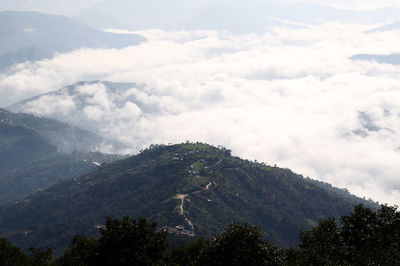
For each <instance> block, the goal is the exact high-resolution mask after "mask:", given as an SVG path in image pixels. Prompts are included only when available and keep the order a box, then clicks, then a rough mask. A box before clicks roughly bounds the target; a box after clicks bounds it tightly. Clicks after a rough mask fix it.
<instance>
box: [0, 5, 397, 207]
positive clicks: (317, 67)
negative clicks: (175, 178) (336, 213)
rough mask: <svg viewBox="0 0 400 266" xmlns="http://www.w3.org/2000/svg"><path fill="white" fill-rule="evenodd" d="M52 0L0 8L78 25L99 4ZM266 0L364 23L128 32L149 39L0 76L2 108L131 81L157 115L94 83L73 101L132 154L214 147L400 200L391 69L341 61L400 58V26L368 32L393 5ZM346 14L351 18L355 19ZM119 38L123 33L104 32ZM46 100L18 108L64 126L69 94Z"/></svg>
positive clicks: (390, 18) (281, 22)
mask: <svg viewBox="0 0 400 266" xmlns="http://www.w3.org/2000/svg"><path fill="white" fill-rule="evenodd" d="M174 1H175V2H179V0H174ZM52 2H53V1H51V0H32V1H28V0H27V1H22V0H21V1H7V0H6V1H2V2H1V3H0V10H9V9H15V10H36V11H41V12H45V13H56V14H63V15H68V16H74V18H78V17H79V16H78V15H79V14H83V13H82V12H83V11H85V10H87V9H88V8H90V7H91V6H93V5H96V4H100V3H101V2H103V1H100V0H92V1H85V2H84V3H83V2H82V1H60V4H59V5H54V4H51V3H52ZM109 2H121V1H117V0H115V1H109ZM186 2H187V3H192V2H188V1H186ZM208 2H209V1H197V4H205V3H208ZM214 2H215V1H214ZM228 2H229V1H225V2H223V3H228ZM267 2H268V1H267ZM270 2H274V1H270ZM275 2H276V3H282V4H287V3H294V4H298V3H309V4H312V5H308V7H310V8H311V7H315V6H314V4H317V7H318V10H324V9H319V8H320V5H325V6H330V7H335V8H341V9H346V10H351V11H354V12H366V14H367V15H366V16H365V17H364V15H363V14H364V13H363V14H361V15H360V13H354V14H355V15H357V16H360V17H357V19H355V20H354V21H351V20H350V21H349V20H344V19H343V20H341V19H337V20H333V19H330V20H326V21H324V20H322V21H321V17H324V14H319V17H318V19H315V23H311V22H310V21H308V20H307V21H306V20H301V16H299V17H298V19H297V20H296V19H294V20H290V19H288V17H289V16H290V15H288V14H282V16H281V17H279V14H278V15H277V17H273V18H271V17H268V18H266V21H267V20H268V23H269V24H268V25H267V26H266V27H265V31H261V32H260V31H258V32H256V33H253V32H251V31H249V32H245V31H243V30H241V31H240V32H229V31H224V30H220V29H210V28H207V30H202V29H190V30H183V29H180V30H177V29H168V28H167V29H165V28H164V29H157V28H155V29H154V28H153V29H140V30H132V29H130V30H131V31H124V32H125V33H129V32H134V33H138V34H141V35H142V36H144V37H146V38H147V40H148V41H147V42H146V43H143V44H141V45H139V46H132V47H127V48H124V49H87V48H85V49H79V50H76V51H72V52H69V53H62V54H58V55H56V56H55V57H54V58H52V59H47V60H42V61H37V62H27V63H24V64H19V65H15V66H14V67H13V68H12V69H10V70H8V71H7V72H4V73H0V106H2V107H7V106H9V105H11V104H13V103H15V102H18V101H20V100H24V99H25V98H27V97H32V96H35V95H39V94H42V93H46V92H48V91H53V90H58V89H60V88H61V87H63V86H67V85H71V84H73V83H76V82H80V81H87V80H107V81H111V82H133V83H136V84H141V85H142V87H141V88H132V91H131V92H130V93H133V94H134V95H135V96H137V97H139V98H140V99H141V101H143V102H145V103H147V104H149V105H151V106H155V107H156V108H155V109H154V110H150V111H149V110H142V109H140V107H138V106H137V105H136V103H134V102H129V103H126V105H125V106H123V107H122V108H119V107H117V106H116V105H115V97H117V96H116V95H113V94H112V93H111V92H109V91H107V88H105V87H102V86H101V85H100V86H99V85H97V87H96V86H92V87H90V86H88V87H86V88H82V89H81V92H82V95H85V96H87V97H89V96H90V97H92V98H91V99H92V104H91V106H89V107H88V109H86V112H84V113H83V114H82V116H85V119H87V121H90V122H98V123H99V132H100V133H101V134H103V135H105V136H108V137H109V136H113V137H116V138H117V139H118V140H120V141H123V142H125V143H127V144H129V145H131V146H132V150H131V151H130V152H131V153H136V152H138V151H139V150H140V149H141V148H144V147H146V146H148V145H150V144H152V143H170V142H183V141H185V140H192V141H204V142H208V143H211V144H216V145H218V144H222V145H224V146H226V147H227V148H230V149H232V150H233V153H234V154H235V155H238V156H242V157H245V158H249V159H257V160H258V161H264V162H267V163H270V164H275V163H276V164H277V165H278V166H281V167H288V168H290V169H292V170H293V171H294V172H297V173H300V174H303V175H305V176H310V177H311V178H315V179H319V180H323V181H326V182H329V183H331V184H333V185H335V186H338V187H342V188H347V189H349V190H350V192H352V193H355V194H356V195H359V196H365V197H366V198H369V197H370V198H372V199H374V200H379V201H380V202H388V203H390V204H400V201H399V199H400V168H399V167H398V162H399V159H400V152H399V150H400V138H399V134H400V116H399V114H400V85H399V84H400V82H399V81H400V80H399V79H400V78H399V77H400V75H399V74H400V66H399V65H396V64H384V63H378V62H375V61H354V60H351V59H350V57H352V56H354V55H356V54H378V55H379V54H382V55H390V54H396V53H400V49H399V48H398V43H399V36H400V35H399V30H392V31H382V32H379V31H378V32H375V33H367V31H368V30H371V29H374V28H378V27H380V26H383V25H385V24H387V23H391V22H396V21H397V20H395V19H394V18H396V14H393V10H392V9H394V8H400V3H398V1H379V2H377V1H352V2H351V3H350V2H348V1H341V0H336V1H316V0H315V1H297V0H287V1H275ZM61 3H62V4H61ZM193 3H195V1H193ZM191 7H194V6H191V4H188V7H186V8H189V9H190V8H191ZM379 9H384V10H381V11H379ZM116 10H117V9H116ZM149 10H150V9H149ZM175 11H176V10H175ZM328 11H329V12H333V11H332V9H329V10H328ZM328 11H327V12H328ZM378 11H379V12H378ZM85 12H86V11H85ZM176 12H178V11H176ZM335 12H336V11H335ZM368 12H374V13H373V15H374V16H375V19H374V20H368V19H369V18H370V17H371V16H370V14H372V13H368ZM333 13H334V12H333ZM333 13H329V16H331V15H332V14H333ZM218 14H219V13H218ZM221 14H223V13H221ZM249 14H251V12H249ZM335 14H336V13H335ZM345 14H347V15H348V18H351V16H352V14H353V13H345ZM385 14H387V19H386V16H385ZM140 15H141V16H143V17H145V16H146V15H147V14H140ZM150 15H151V14H150ZM186 15H187V14H186ZM293 16H295V15H293ZM327 16H328V13H327ZM332 16H333V15H332ZM80 18H81V17H80ZM249 19H250V18H249ZM309 19H310V20H312V18H309ZM398 19H399V21H400V17H399V18H398ZM239 22H240V21H239ZM275 22H276V23H275ZM110 23H111V22H110ZM160 23H161V22H160ZM116 25H118V24H116ZM143 25H145V24H143ZM191 25H193V24H191ZM196 25H197V24H196ZM207 25H212V23H209V24H207ZM236 25H238V24H234V26H236ZM121 30H126V29H119V30H116V29H110V31H113V32H122V31H121ZM75 97H76V96H75ZM51 102H52V103H53V104H52V105H48V104H47V105H46V102H37V103H36V104H34V103H33V104H32V105H31V106H29V109H27V111H29V112H31V113H35V114H38V115H47V116H56V115H59V116H60V115H64V116H65V119H68V114H69V113H68V112H72V111H74V110H75V109H74V108H76V106H75V102H74V97H69V96H68V95H65V97H62V98H54V99H51ZM44 107H45V108H44ZM60 107H63V108H60ZM156 110H157V111H156ZM60 111H62V112H64V113H63V114H60V113H59V112H60ZM70 122H73V121H70ZM80 126H84V125H83V124H82V125H80Z"/></svg>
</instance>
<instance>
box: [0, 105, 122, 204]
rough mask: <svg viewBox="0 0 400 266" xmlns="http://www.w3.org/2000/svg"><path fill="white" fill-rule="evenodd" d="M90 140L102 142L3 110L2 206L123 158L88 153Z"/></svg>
mask: <svg viewBox="0 0 400 266" xmlns="http://www.w3.org/2000/svg"><path fill="white" fill-rule="evenodd" d="M80 138H82V140H80ZM90 138H93V140H92V141H96V139H97V140H102V139H101V138H100V137H98V136H96V135H94V134H91V133H90V132H87V131H83V130H80V129H78V128H74V127H71V126H69V125H67V124H64V123H61V122H58V121H56V120H52V119H45V118H38V117H34V116H30V115H26V114H14V113H10V112H8V111H5V110H3V109H0V205H4V204H6V203H10V202H13V201H16V200H21V199H23V198H24V197H26V196H28V195H29V194H31V193H33V192H35V191H37V190H41V189H46V188H48V187H49V186H50V185H52V184H54V183H56V182H58V181H59V180H62V179H65V178H73V177H76V176H79V175H82V174H86V173H89V172H90V171H92V170H95V169H96V168H97V167H99V165H101V163H110V162H112V161H115V160H117V159H121V158H123V157H122V156H117V155H111V154H101V153H99V152H89V150H88V149H89V148H90V147H91V146H90V143H91V142H90V141H89V139H90ZM49 140H50V141H49ZM58 143H59V144H61V145H62V146H63V148H59V147H58V146H57V144H58ZM86 144H87V145H88V147H84V146H85V145H86ZM92 144H93V145H92V146H93V148H94V147H95V146H94V144H95V143H92ZM97 145H98V143H97ZM80 147H82V148H83V149H81V150H83V151H80V152H79V148H80ZM72 148H74V149H72ZM75 148H78V149H75ZM66 151H68V152H67V153H66Z"/></svg>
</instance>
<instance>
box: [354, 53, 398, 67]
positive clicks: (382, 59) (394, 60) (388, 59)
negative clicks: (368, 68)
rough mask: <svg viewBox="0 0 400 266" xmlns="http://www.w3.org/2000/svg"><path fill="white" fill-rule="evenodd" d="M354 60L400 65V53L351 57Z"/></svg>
mask: <svg viewBox="0 0 400 266" xmlns="http://www.w3.org/2000/svg"><path fill="white" fill-rule="evenodd" d="M351 59H352V60H365V61H375V62H377V63H384V64H391V65H400V53H399V54H389V55H375V54H357V55H354V56H352V57H351Z"/></svg>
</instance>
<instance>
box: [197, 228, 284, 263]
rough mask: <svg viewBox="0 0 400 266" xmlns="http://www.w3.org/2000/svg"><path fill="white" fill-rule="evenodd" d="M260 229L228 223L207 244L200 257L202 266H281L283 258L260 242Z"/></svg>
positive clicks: (270, 246)
mask: <svg viewBox="0 0 400 266" xmlns="http://www.w3.org/2000/svg"><path fill="white" fill-rule="evenodd" d="M263 236H264V232H263V231H262V230H261V229H260V227H257V226H252V225H250V224H249V223H248V222H245V223H240V224H239V223H231V224H230V225H228V226H227V227H225V229H224V230H223V232H222V233H217V234H216V235H215V236H214V237H213V238H211V239H210V240H209V243H208V245H207V247H206V248H205V249H204V250H203V252H202V254H200V264H202V265H283V264H284V261H285V260H284V256H283V254H282V253H281V251H280V250H279V249H278V248H276V247H275V246H273V245H271V244H269V243H268V241H267V240H265V239H264V238H263Z"/></svg>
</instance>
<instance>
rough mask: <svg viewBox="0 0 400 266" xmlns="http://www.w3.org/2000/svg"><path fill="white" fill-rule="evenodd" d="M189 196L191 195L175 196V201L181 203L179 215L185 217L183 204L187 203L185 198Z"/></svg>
mask: <svg viewBox="0 0 400 266" xmlns="http://www.w3.org/2000/svg"><path fill="white" fill-rule="evenodd" d="M187 196H189V194H176V195H175V197H174V198H175V199H179V200H180V201H181V203H180V205H179V214H180V215H183V213H184V209H183V203H184V201H185V198H186V197H187Z"/></svg>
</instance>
